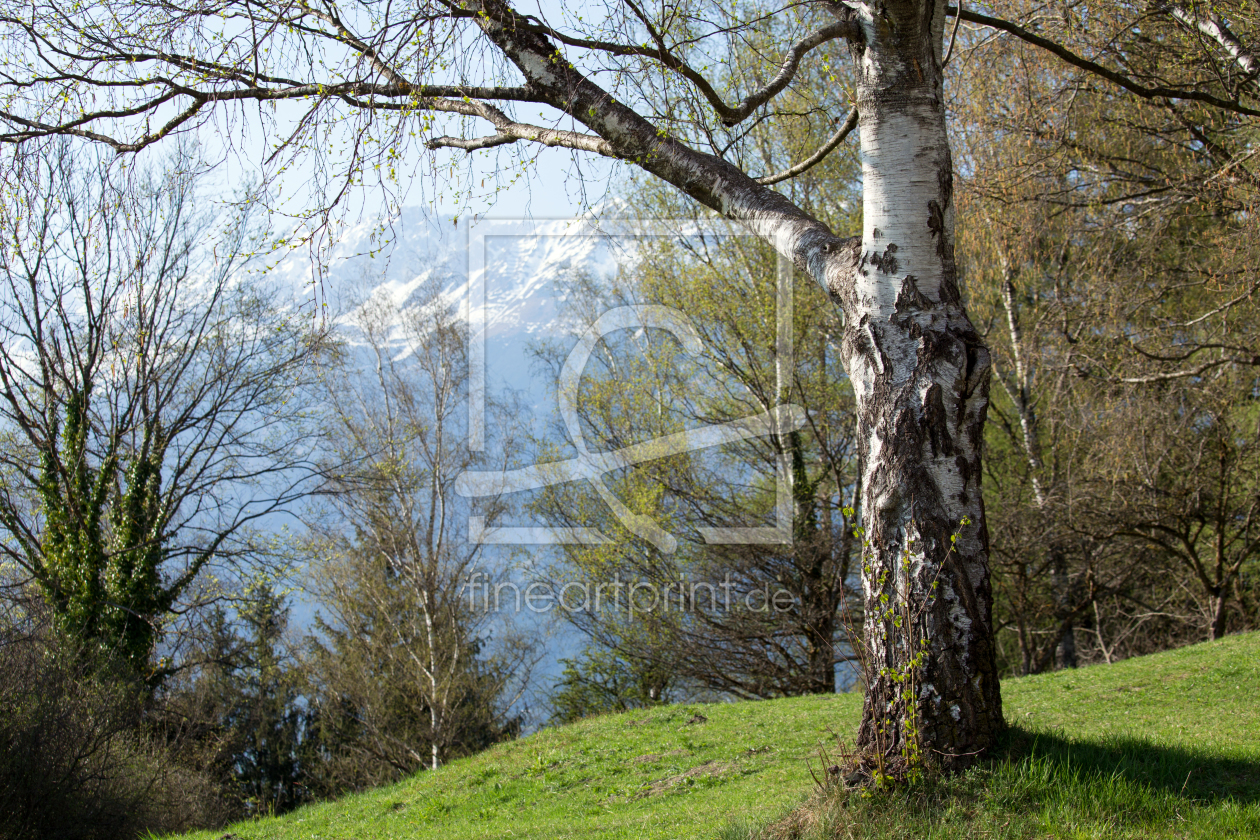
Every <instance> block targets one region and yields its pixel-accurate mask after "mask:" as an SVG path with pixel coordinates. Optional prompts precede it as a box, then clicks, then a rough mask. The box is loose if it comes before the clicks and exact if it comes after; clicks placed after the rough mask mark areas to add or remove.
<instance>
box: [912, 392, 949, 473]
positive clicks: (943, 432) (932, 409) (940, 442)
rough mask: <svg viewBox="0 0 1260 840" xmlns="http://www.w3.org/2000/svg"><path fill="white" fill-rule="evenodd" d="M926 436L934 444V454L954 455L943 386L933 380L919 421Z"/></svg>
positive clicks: (925, 397) (925, 395)
mask: <svg viewBox="0 0 1260 840" xmlns="http://www.w3.org/2000/svg"><path fill="white" fill-rule="evenodd" d="M919 422H920V423H921V424H922V426H923V431H924V433H925V437H927V439H928V440H929V441H930V442H931V444H932V455H933V456H938V455H953V454H954V442H953V441H952V440H950V435H949V415H948V414H946V412H945V399H944V396H943V392H942V391H941V386H940V385H938V384H937V383H935V382H933V383H932V384H931V385H930V386H929V387H928V389H927V393H926V394H924V395H923V416H922V418H921V419H920V421H919Z"/></svg>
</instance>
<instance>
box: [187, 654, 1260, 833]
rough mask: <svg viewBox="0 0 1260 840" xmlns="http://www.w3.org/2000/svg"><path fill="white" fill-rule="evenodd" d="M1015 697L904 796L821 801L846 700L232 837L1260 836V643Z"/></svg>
mask: <svg viewBox="0 0 1260 840" xmlns="http://www.w3.org/2000/svg"><path fill="white" fill-rule="evenodd" d="M1002 697H1003V706H1004V710H1005V713H1006V719H1007V721H1008V722H1009V723H1010V724H1012V732H1011V735H1010V737H1009V738H1008V742H1007V744H1006V746H1005V749H1004V752H1003V755H1002V757H1001V758H1000V759H998V760H996V761H994V762H990V763H988V764H987V765H985V766H984V767H980V768H977V770H976V771H975V772H972V773H969V774H967V775H966V776H964V777H962V778H957V779H952V780H949V781H947V782H943V783H938V784H934V785H926V786H923V785H921V786H919V787H918V788H916V789H912V790H908V791H898V792H896V793H895V794H892V795H882V794H881V795H876V796H866V797H859V796H857V795H855V794H839V793H837V794H832V795H830V796H821V795H815V794H814V791H815V786H814V783H813V781H812V779H811V776H810V773H809V770H808V769H807V762H808V761H809V760H810V759H811V758H813V759H814V762H813V763H814V765H815V767H817V765H818V760H817V759H818V755H819V751H820V749H821V750H829V749H833V748H834V746H835V743H836V739H837V736H838V735H839V736H844V737H846V738H847V737H851V735H852V733H853V732H854V730H855V728H856V725H857V721H858V717H859V714H860V711H861V708H860V707H861V703H860V700H861V698H860V697H858V696H855V695H840V696H828V697H808V698H799V699H791V700H775V701H765V702H759V703H731V704H719V705H687V706H670V707H664V708H660V709H656V710H653V711H648V712H639V713H630V714H623V715H610V716H606V717H601V718H596V719H592V720H587V721H583V722H581V723H577V724H574V725H572V726H567V727H564V728H560V729H550V730H545V731H542V732H539V733H536V734H534V735H531V736H529V737H527V738H522V739H520V740H518V741H515V742H512V743H509V744H503V745H500V746H498V747H496V748H494V749H491V750H489V751H487V752H485V753H482V754H480V755H477V756H474V757H472V758H469V759H466V760H463V761H460V762H456V763H454V764H451V765H449V766H447V767H445V768H442V769H441V770H439V771H437V772H424V773H420V774H418V775H417V776H415V777H413V778H411V779H408V780H406V781H404V782H401V783H399V784H397V785H394V786H391V787H387V788H381V789H378V790H374V791H371V792H368V793H365V794H362V795H358V796H352V797H347V798H345V799H343V800H339V801H337V802H330V803H324V804H320V805H314V806H311V807H308V808H304V809H301V810H299V811H297V812H294V813H292V814H289V815H287V816H284V817H280V818H275V819H265V820H259V821H257V822H252V823H243V824H240V825H236V826H233V827H232V828H231V829H230V833H231V834H233V835H236V837H238V838H240V840H255V838H258V839H259V840H261V838H275V840H299V838H301V840H334V839H335V840H352V838H353V840H377V838H408V840H427V838H434V840H437V838H441V840H461V839H462V838H501V837H524V838H594V837H599V838H609V840H611V838H716V837H724V838H752V837H799V836H820V837H821V836H827V837H833V836H840V837H850V836H852V837H860V836H869V837H902V836H904V837H916V838H919V837H929V836H933V837H935V836H939V837H950V838H954V837H964V836H965V837H1149V836H1167V837H1205V838H1216V837H1230V836H1247V837H1260V634H1249V635H1245V636H1233V637H1229V638H1226V639H1223V640H1221V641H1219V642H1212V643H1208V644H1202V645H1196V646H1194V647H1190V648H1185V649H1183V650H1178V651H1171V652H1168V653H1163V654H1159V655H1156V656H1150V657H1144V658H1142V659H1135V660H1130V661H1127V662H1121V663H1118V664H1115V665H1110V666H1096V667H1092V668H1083V669H1080V670H1078V671H1072V672H1063V673H1058V674H1049V675H1044V676H1038V677H1029V678H1025V679H1015V680H1008V681H1006V682H1004V683H1003V686H1002ZM806 800H809V801H808V802H807V801H806ZM803 803H804V804H803ZM222 835H223V832H215V833H213V834H205V835H202V836H203V837H205V838H213V837H220V836H222Z"/></svg>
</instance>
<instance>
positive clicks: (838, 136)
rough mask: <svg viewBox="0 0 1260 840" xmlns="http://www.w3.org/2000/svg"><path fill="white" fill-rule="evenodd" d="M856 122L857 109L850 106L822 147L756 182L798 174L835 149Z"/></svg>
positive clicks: (775, 181) (764, 182) (774, 181)
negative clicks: (847, 113)
mask: <svg viewBox="0 0 1260 840" xmlns="http://www.w3.org/2000/svg"><path fill="white" fill-rule="evenodd" d="M857 124H858V109H857V108H852V109H850V110H849V116H848V117H847V118H845V121H844V124H843V125H841V126H840V128H839V130H837V131H836V133H835V134H833V135H831V137H830V138H828V140H827V142H826V143H823V144H822V147H821V148H819V149H818V151H816V152H814V153H813V154H812V155H810V156H809V157H807V158H805V160H803V161H801V162H800V163H798V164H796V165H795V166H790V167H788V168H787V169H784V170H783V171H782V172H776V173H775V174H773V175H767V176H765V177H764V178H758V179H757V183H758V184H764V185H766V186H769V185H770V184H777V183H779V182H780V181H786V180H787V179H788V178H795V177H796V176H797V175H800V174H801V173H802V172H804V171H805V170H807V169H809V168H811V167H813V166H814V165H815V164H817V163H819V162H820V161H821V160H822V159H823V158H825V157H826V156H827V155H829V154H831V153H832V152H833V151H835V148H836V147H837V146H839V145H840V144H841V143H843V142H844V139H845V138H846V137H848V136H849V132H851V131H853V129H854V128H856V127H857Z"/></svg>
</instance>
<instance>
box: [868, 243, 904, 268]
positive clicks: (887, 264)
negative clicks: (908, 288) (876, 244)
mask: <svg viewBox="0 0 1260 840" xmlns="http://www.w3.org/2000/svg"><path fill="white" fill-rule="evenodd" d="M896 254H897V245H896V244H895V243H893V242H889V243H888V247H887V248H885V249H884V253H882V254H881V253H879V252H878V251H876V252H874V253H872V254H870V255H869V256H868V257H867V260H868V261H869V262H870V264H871V265H873V266H875V267H876V268H878V269H879V270H880V271H882V272H884V273H885V274H896V273H897V269H898V268H899V267H900V263H898V262H897V257H896Z"/></svg>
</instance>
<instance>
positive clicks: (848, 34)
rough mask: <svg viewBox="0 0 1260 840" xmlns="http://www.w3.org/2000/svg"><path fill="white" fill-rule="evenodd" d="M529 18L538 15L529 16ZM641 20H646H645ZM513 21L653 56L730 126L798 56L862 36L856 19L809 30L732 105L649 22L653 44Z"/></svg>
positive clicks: (772, 89) (568, 41) (583, 42)
mask: <svg viewBox="0 0 1260 840" xmlns="http://www.w3.org/2000/svg"><path fill="white" fill-rule="evenodd" d="M641 19H642V17H641ZM531 20H537V19H536V18H531ZM644 22H645V23H646V20H645V21H644ZM515 25H516V26H517V27H518V28H520V29H525V30H527V31H530V32H534V33H536V34H539V35H545V36H547V37H549V38H554V39H555V40H557V41H559V42H560V43H562V44H564V45H565V46H569V47H577V48H579V49H586V50H595V51H598V52H604V53H608V54H609V55H617V56H639V57H643V58H654V59H656V60H657V61H659V62H661V64H663V65H665V66H666V67H668V68H669V69H670V70H673V71H674V72H676V73H678V74H679V75H681V76H682V77H683V78H685V79H687V80H688V81H689V82H691V83H692V84H693V85H695V87H696V89H697V90H699V91H700V93H701V95H703V96H704V98H705V99H706V100H707V101H708V103H709V104H710V105H711V106H712V107H713V110H714V111H716V112H717V114H718V116H719V117H720V118H721V120H722V122H723V124H725V125H727V126H733V125H737V124H738V123H740V122H743V121H744V120H745V119H747V118H748V116H749V115H751V114H752V112H753V111H755V110H757V109H758V108H760V107H761V106H762V105H764V104H765V103H767V102H769V101H770V100H771V99H773V98H774V97H775V96H777V95H778V94H779V93H781V92H782V91H783V89H784V88H785V87H787V86H788V84H789V83H790V82H791V81H792V79H793V78H795V76H796V71H797V70H798V69H799V68H800V64H801V59H802V58H804V57H805V55H806V53H808V52H810V51H811V50H813V49H816V48H817V47H820V46H822V45H823V44H825V43H827V42H829V41H835V40H837V39H839V38H848V39H854V38H859V37H861V29H860V27H859V26H858V24H857V22H856V21H853V20H843V21H839V22H837V23H833V24H830V25H828V26H824V27H822V28H821V29H818V30H815V31H814V32H811V33H810V34H808V35H806V36H805V37H804V38H801V39H800V40H799V41H797V42H796V43H795V44H793V45H792V46H791V47H789V48H788V51H787V52H786V53H785V54H784V56H783V61H782V63H781V64H780V65H779V72H778V74H777V75H775V77H774V78H773V79H771V80H770V82H769V83H768V84H766V85H764V86H763V87H762V88H761V89H760V90H757V91H754V92H753V93H750V94H748V95H747V96H745V97H744V99H743V101H741V102H740V103H739V104H738V105H734V106H732V105H729V104H727V102H726V101H725V100H724V99H722V96H721V94H719V93H718V92H717V90H715V89H714V87H713V85H712V84H710V83H709V80H708V79H706V78H705V77H704V75H703V74H702V73H700V72H699V71H697V70H696V69H695V68H694V67H692V66H691V65H689V64H688V63H687V62H686V61H684V60H683V59H682V58H680V57H679V56H678V55H677V54H676V53H674V52H673V51H672V50H670V49H669V48H668V47H667V46H666V45H665V42H664V39H663V38H661V37H659V35H658V34H657V33H656V32H655V30H654V29H652V28H651V27H650V24H649V32H650V33H651V34H652V35H653V36H654V40H655V41H656V45H655V46H653V47H648V46H633V45H629V44H618V43H614V42H610V41H595V40H589V39H586V38H574V37H572V36H570V35H566V34H565V33H563V32H560V31H559V30H556V29H553V28H551V27H550V26H546V25H545V24H542V23H526V24H521V23H516V24H515Z"/></svg>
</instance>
